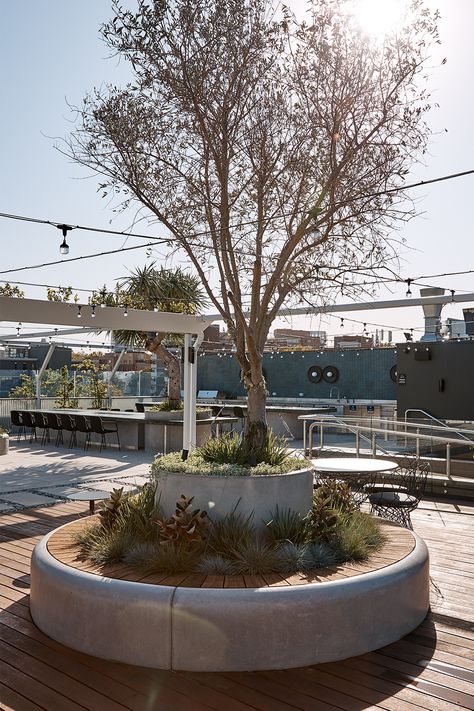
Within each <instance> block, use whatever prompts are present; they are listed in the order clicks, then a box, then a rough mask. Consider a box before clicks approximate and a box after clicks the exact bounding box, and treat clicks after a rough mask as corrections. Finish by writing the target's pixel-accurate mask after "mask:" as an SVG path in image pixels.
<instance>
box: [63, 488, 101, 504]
mask: <svg viewBox="0 0 474 711" xmlns="http://www.w3.org/2000/svg"><path fill="white" fill-rule="evenodd" d="M109 496H110V493H109V492H108V491H87V489H85V490H84V491H75V492H74V493H73V494H67V498H68V499H71V501H102V500H103V499H108V498H109Z"/></svg>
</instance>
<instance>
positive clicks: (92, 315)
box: [91, 304, 95, 318]
mask: <svg viewBox="0 0 474 711" xmlns="http://www.w3.org/2000/svg"><path fill="white" fill-rule="evenodd" d="M91 318H95V304H94V305H93V306H92V311H91Z"/></svg>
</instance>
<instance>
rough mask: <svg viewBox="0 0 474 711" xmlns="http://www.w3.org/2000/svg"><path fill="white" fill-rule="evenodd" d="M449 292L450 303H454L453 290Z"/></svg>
mask: <svg viewBox="0 0 474 711" xmlns="http://www.w3.org/2000/svg"><path fill="white" fill-rule="evenodd" d="M450 291H451V303H454V289H450Z"/></svg>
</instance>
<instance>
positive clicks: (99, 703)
mask: <svg viewBox="0 0 474 711" xmlns="http://www.w3.org/2000/svg"><path fill="white" fill-rule="evenodd" d="M435 504H436V502H428V506H427V508H426V509H423V508H419V509H418V510H417V511H416V512H415V513H414V515H413V520H414V525H415V530H416V531H417V532H418V533H420V535H422V536H423V537H424V538H425V540H426V542H427V544H428V547H429V549H430V556H431V561H432V569H431V576H432V586H431V588H432V589H431V596H432V611H431V612H430V613H429V615H428V616H427V618H426V620H425V621H424V622H423V623H422V624H421V625H420V626H419V627H418V628H417V629H416V630H414V632H412V633H411V634H410V635H407V637H405V638H404V639H403V640H400V641H399V642H396V643H394V644H391V645H389V646H387V647H384V648H382V649H380V650H377V651H375V652H371V653H369V654H365V655H363V656H361V657H354V658H352V659H348V660H345V661H343V662H337V663H336V662H333V663H330V664H321V665H317V666H313V667H307V668H305V669H293V670H285V671H269V672H253V673H232V674H230V673H228V674H189V673H184V672H179V673H178V672H164V671H159V670H152V669H143V668H138V667H131V666H127V665H123V664H116V663H113V662H107V661H105V660H102V659H95V658H93V657H90V656H87V655H84V654H81V653H79V652H76V651H74V650H72V649H68V648H66V647H64V646H63V645H61V644H59V643H58V642H55V641H54V640H52V639H50V638H49V637H46V636H45V635H43V634H42V633H41V632H40V631H39V630H38V629H37V628H36V627H35V625H34V624H33V622H32V620H31V617H30V614H29V596H28V587H27V586H28V584H29V556H30V555H31V552H32V550H33V547H34V544H35V543H36V542H37V541H38V540H40V538H41V536H42V535H43V534H44V533H45V532H46V531H48V530H52V529H53V528H56V527H57V525H62V524H63V523H66V522H68V521H74V520H78V515H83V514H85V513H86V508H85V507H84V506H83V505H82V504H75V503H74V504H73V503H71V504H59V505H58V506H52V507H48V508H47V509H37V510H35V509H30V510H29V511H27V512H21V514H14V515H12V514H8V513H6V514H3V515H1V516H0V708H1V709H2V710H3V711H8V710H9V709H12V710H14V711H38V710H39V709H43V710H46V711H62V710H64V711H73V710H74V711H79V710H81V711H83V710H84V709H90V711H102V709H104V711H108V710H110V711H121V710H122V709H132V710H136V711H139V710H140V711H141V710H142V709H143V711H155V709H156V710H157V711H209V710H211V709H214V711H252V710H254V709H260V710H261V711H295V709H297V710H298V709H300V710H303V709H304V710H305V711H340V710H341V709H342V710H345V711H368V710H369V709H380V710H382V709H385V710H386V711H421V709H425V710H426V711H454V710H455V709H457V710H459V709H465V710H466V711H467V710H468V709H469V710H470V711H472V709H474V560H472V554H471V547H472V538H473V536H474V515H472V514H474V506H468V505H467V504H465V503H463V504H462V507H461V509H460V510H459V511H458V512H455V511H453V508H452V507H449V506H447V505H446V504H440V506H441V509H436V507H435ZM443 509H448V510H443ZM81 520H82V519H81ZM398 530H399V529H398ZM402 535H403V533H402ZM389 538H390V540H391V541H393V540H394V538H395V539H396V538H397V536H396V530H395V529H392V531H391V532H390V534H389ZM65 540H66V539H65V538H64V537H63V536H62V535H60V536H58V543H59V542H60V543H61V545H60V546H59V549H60V550H64V545H65V543H64V542H65ZM401 548H402V549H403V546H400V545H398V544H397V543H395V544H394V551H396V552H397V554H398V552H400V549H401ZM74 555H75V554H74ZM374 558H375V559H377V560H379V562H383V561H385V563H389V562H390V560H391V556H385V555H384V554H383V551H381V553H380V554H379V555H378V556H375V557H374ZM113 567H114V566H110V568H111V569H112V568H113ZM120 567H121V568H122V570H124V569H125V566H120V565H117V566H115V570H119V569H120ZM92 569H93V566H92ZM349 569H350V566H348V569H347V571H346V574H347V572H348V571H349ZM96 570H97V568H96ZM128 570H129V569H128ZM352 572H360V573H361V572H365V566H364V564H361V565H359V564H354V565H353V570H352ZM318 573H319V575H318V578H319V579H329V578H328V577H326V576H330V575H334V573H331V572H330V571H318ZM336 575H341V574H340V573H336ZM127 577H128V576H127ZM219 577H220V576H219ZM302 577H303V578H304V576H295V580H294V581H293V582H294V583H295V584H298V582H299V583H301V578H302ZM341 577H344V576H343V575H341ZM213 578H216V576H212V577H211V576H199V575H189V576H184V575H183V576H164V575H162V574H154V575H150V576H147V578H142V579H143V580H144V581H146V582H154V583H156V584H159V583H162V584H178V585H183V586H188V585H198V584H201V585H202V584H205V583H206V579H207V584H209V585H211V584H217V583H219V586H222V585H224V586H225V587H228V586H229V585H232V584H234V583H235V584H237V581H236V580H235V579H234V580H233V578H234V576H227V577H226V578H223V579H222V580H217V579H214V580H213ZM291 582H292V580H291V578H288V577H287V578H282V577H281V576H275V575H266V576H263V577H262V578H261V577H259V576H239V580H238V584H239V585H240V586H241V587H244V586H246V584H247V585H253V584H262V585H263V584H265V585H274V584H278V585H288V584H290V583H291ZM275 624H278V621H277V620H276V621H275ZM111 634H113V630H112V631H111Z"/></svg>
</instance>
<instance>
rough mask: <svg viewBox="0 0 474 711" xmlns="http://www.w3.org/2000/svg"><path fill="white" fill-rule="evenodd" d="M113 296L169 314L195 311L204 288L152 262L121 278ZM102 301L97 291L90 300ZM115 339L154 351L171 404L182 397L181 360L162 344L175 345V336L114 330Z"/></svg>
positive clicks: (177, 271) (119, 301)
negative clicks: (164, 378)
mask: <svg viewBox="0 0 474 711" xmlns="http://www.w3.org/2000/svg"><path fill="white" fill-rule="evenodd" d="M111 299H112V301H113V303H114V305H121V306H127V307H129V308H134V309H147V310H158V311H167V312H172V313H183V314H195V313H196V312H197V310H198V309H199V308H202V307H203V306H204V305H205V303H206V300H205V296H204V290H203V289H202V288H201V286H200V282H199V280H198V279H197V277H194V276H191V275H189V274H186V273H185V272H183V270H182V269H180V268H179V267H178V268H177V269H174V270H171V269H163V267H160V268H159V269H157V268H156V266H155V262H153V263H152V264H150V265H146V266H144V267H143V268H140V267H137V268H136V269H135V270H133V271H132V272H131V273H130V276H128V277H126V278H125V279H122V280H121V281H120V282H119V284H118V288H117V290H116V292H115V294H114V295H113V296H109V297H108V300H107V301H108V303H109V302H110V305H112V302H111V301H110V300H111ZM100 300H101V294H100V292H99V293H97V294H95V295H94V297H93V301H95V302H96V303H97V302H98V301H100ZM114 338H115V341H116V342H117V343H120V344H122V345H124V346H127V347H129V348H144V349H145V350H147V351H149V352H150V353H154V354H155V355H156V356H157V357H158V358H159V359H160V360H161V361H162V363H163V364H164V366H165V368H166V371H167V373H168V398H169V401H170V405H171V406H172V407H173V406H178V405H179V403H180V400H181V363H180V360H179V358H178V357H177V356H176V355H175V354H174V353H172V352H171V351H170V350H169V349H168V348H167V347H166V346H165V345H164V342H165V341H166V342H168V344H170V343H171V344H174V345H177V344H178V342H179V341H178V339H177V337H173V336H172V334H171V335H170V334H168V333H163V332H159V333H153V332H144V331H125V330H120V331H114Z"/></svg>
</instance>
